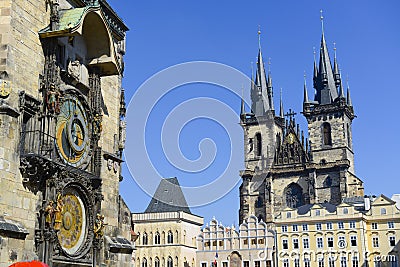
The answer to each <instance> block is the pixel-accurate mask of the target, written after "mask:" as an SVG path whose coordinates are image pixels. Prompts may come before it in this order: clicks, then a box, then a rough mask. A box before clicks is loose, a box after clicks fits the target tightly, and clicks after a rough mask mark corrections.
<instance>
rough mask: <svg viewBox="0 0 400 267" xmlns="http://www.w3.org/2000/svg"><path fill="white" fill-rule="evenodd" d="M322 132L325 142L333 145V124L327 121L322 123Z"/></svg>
mask: <svg viewBox="0 0 400 267" xmlns="http://www.w3.org/2000/svg"><path fill="white" fill-rule="evenodd" d="M322 134H323V142H324V145H326V146H331V145H332V136H331V125H330V124H329V123H327V122H325V123H324V124H323V125H322Z"/></svg>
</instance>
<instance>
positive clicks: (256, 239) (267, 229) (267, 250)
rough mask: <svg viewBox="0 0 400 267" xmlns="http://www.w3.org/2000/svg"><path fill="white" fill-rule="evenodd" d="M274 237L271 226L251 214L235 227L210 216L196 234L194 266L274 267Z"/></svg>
mask: <svg viewBox="0 0 400 267" xmlns="http://www.w3.org/2000/svg"><path fill="white" fill-rule="evenodd" d="M274 236H275V232H274V231H273V230H272V229H271V225H269V226H268V225H267V224H266V223H264V222H262V221H260V222H259V221H258V219H257V217H255V216H254V215H252V216H250V217H249V218H247V219H246V220H245V221H244V222H243V223H242V224H241V225H240V226H239V228H238V229H237V230H236V229H235V228H234V227H233V226H232V227H225V226H223V225H222V224H220V223H218V221H217V220H216V219H213V220H211V222H210V223H209V225H207V226H206V227H205V228H204V229H202V231H201V234H200V235H199V236H198V237H197V253H196V256H197V263H198V264H197V266H200V267H210V266H212V267H217V266H221V267H228V266H229V267H242V266H243V267H250V266H252V267H253V266H254V267H272V266H276V265H275V264H274V258H275V257H276V251H275V250H274V240H275V238H274Z"/></svg>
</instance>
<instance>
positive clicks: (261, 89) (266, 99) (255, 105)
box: [251, 48, 273, 116]
mask: <svg viewBox="0 0 400 267" xmlns="http://www.w3.org/2000/svg"><path fill="white" fill-rule="evenodd" d="M269 79H271V80H270V81H268V80H267V75H266V72H265V66H264V60H263V57H262V53H261V48H260V49H259V50H258V59H257V70H256V77H255V80H254V84H253V85H252V88H251V91H252V94H251V95H252V112H253V113H254V114H255V115H256V116H264V115H265V113H266V112H267V111H268V110H272V109H273V108H271V105H273V104H272V78H271V77H270V76H269ZM269 82H270V84H269Z"/></svg>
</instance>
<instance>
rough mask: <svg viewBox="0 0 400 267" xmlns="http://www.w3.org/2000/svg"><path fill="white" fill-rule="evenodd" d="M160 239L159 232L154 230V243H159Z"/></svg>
mask: <svg viewBox="0 0 400 267" xmlns="http://www.w3.org/2000/svg"><path fill="white" fill-rule="evenodd" d="M160 239H161V237H160V233H159V232H156V234H155V235H154V244H156V245H160Z"/></svg>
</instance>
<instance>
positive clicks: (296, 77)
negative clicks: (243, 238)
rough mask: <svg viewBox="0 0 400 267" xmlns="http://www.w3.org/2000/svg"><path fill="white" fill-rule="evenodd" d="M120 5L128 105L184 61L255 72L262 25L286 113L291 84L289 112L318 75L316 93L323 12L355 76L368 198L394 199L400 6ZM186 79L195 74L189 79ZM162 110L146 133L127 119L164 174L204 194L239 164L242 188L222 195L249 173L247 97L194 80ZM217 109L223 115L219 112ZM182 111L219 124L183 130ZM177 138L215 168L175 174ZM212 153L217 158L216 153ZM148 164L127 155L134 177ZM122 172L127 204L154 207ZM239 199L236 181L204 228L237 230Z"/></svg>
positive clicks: (343, 64)
mask: <svg viewBox="0 0 400 267" xmlns="http://www.w3.org/2000/svg"><path fill="white" fill-rule="evenodd" d="M109 3H110V4H111V6H112V7H113V8H114V9H115V10H116V11H117V13H118V14H119V15H120V16H121V17H122V19H123V20H124V21H125V23H126V24H127V25H128V27H129V28H130V31H129V32H128V35H127V54H126V57H125V62H126V68H125V77H124V79H123V86H124V88H125V89H126V97H127V102H128V101H129V100H130V99H131V98H132V97H133V95H134V94H135V91H136V90H137V88H140V87H141V85H142V84H143V83H144V82H145V81H146V80H147V79H149V78H150V77H152V76H153V75H154V74H156V73H157V72H160V71H162V70H164V69H166V68H168V67H170V66H173V65H176V64H180V63H184V62H191V61H213V62H218V63H222V64H226V65H228V66H231V67H233V68H235V69H237V70H239V71H241V72H243V73H244V74H245V75H247V76H250V74H251V62H252V61H253V62H255V61H256V56H257V50H258V37H257V30H258V25H260V27H261V32H262V34H261V46H262V51H263V56H264V60H265V61H268V58H271V72H272V77H273V85H274V96H275V105H276V106H277V105H278V101H279V91H280V88H282V91H283V99H284V106H285V109H288V108H292V109H294V110H295V111H297V112H298V113H299V112H300V111H301V107H302V94H303V92H302V88H303V74H304V71H305V72H306V74H307V75H308V77H307V83H308V85H309V86H308V90H309V95H312V92H313V90H312V88H311V85H312V79H311V73H312V66H313V47H317V48H318V47H319V43H320V38H321V23H320V19H319V17H320V12H319V11H320V9H323V10H324V13H323V15H324V25H325V34H326V39H327V43H328V48H329V49H330V54H331V58H333V42H336V47H337V57H338V60H339V64H340V68H341V69H342V76H343V77H344V78H345V77H347V76H348V78H349V85H350V88H351V94H352V100H353V105H354V108H355V113H356V115H357V118H356V119H355V120H354V122H353V139H354V152H355V164H356V166H355V168H356V174H357V176H358V177H360V178H361V179H363V180H364V182H365V192H366V193H367V194H380V193H384V194H386V195H388V196H391V195H392V194H394V193H399V192H400V189H399V188H400V175H399V174H398V166H399V163H400V161H399V158H398V151H400V143H399V138H400V137H399V133H398V131H399V130H400V127H399V123H398V122H397V117H398V115H397V114H398V107H399V105H398V102H399V99H400V90H399V85H398V84H399V82H398V81H397V78H398V77H399V75H400V67H399V62H400V49H399V47H400V45H399V44H400V32H399V28H400V27H399V26H400V16H398V12H399V10H400V2H399V1H397V0H385V1H361V0H352V1H348V0H347V1H346V0H335V1H333V0H332V1H328V0H319V1H317V0H303V1H288V0H287V1H210V0H205V1H126V0H125V1H123V0H109ZM317 50H318V49H317ZM175 75H187V74H186V73H184V72H178V74H175ZM242 85H243V83H242V84H237V86H234V87H235V88H233V89H234V90H236V92H239V91H240V90H241V89H240V88H241V87H242ZM161 87H162V86H161ZM152 90H153V89H152V88H147V89H146V91H145V92H144V93H147V94H150V96H151V94H152ZM154 90H155V89H154ZM244 92H245V94H246V95H248V94H249V85H248V84H244ZM144 96H146V94H144ZM204 98H208V100H207V101H210V98H211V99H215V100H216V101H214V102H212V104H210V106H208V104H205V105H202V104H201V103H200V104H199V105H198V104H196V101H197V100H199V99H200V100H201V99H204ZM149 101H152V100H149ZM191 101H194V102H191ZM182 103H184V105H183V104H182ZM191 103H193V105H192V104H191ZM146 104H148V103H146V100H145V101H142V102H140V101H139V102H138V101H136V102H135V105H134V106H132V105H131V106H130V107H129V110H128V116H129V113H130V112H133V113H135V112H136V111H142V110H144V109H145V106H146ZM153 104H154V107H153V108H152V110H151V112H150V115H149V117H148V118H145V119H146V120H145V121H147V124H145V125H140V123H135V121H129V120H128V139H129V138H130V137H132V136H135V134H137V133H139V132H140V133H143V131H144V130H145V135H146V137H145V138H146V143H145V147H146V149H147V153H148V155H149V158H150V161H151V163H152V164H153V168H155V169H156V170H157V172H158V173H159V174H160V175H161V176H163V177H174V176H177V177H178V179H179V181H180V182H181V184H182V185H184V186H188V187H195V186H201V185H204V184H207V183H210V182H211V181H213V180H215V179H217V177H219V175H220V174H221V173H224V171H225V170H226V169H227V166H228V165H232V162H234V164H235V166H230V168H233V169H235V173H236V175H235V174H233V175H232V180H231V181H228V182H226V188H221V187H225V186H224V184H223V183H222V185H221V184H219V185H218V187H215V188H214V189H213V190H217V191H218V190H219V191H221V192H223V191H224V192H225V191H229V189H230V188H231V186H232V183H233V184H235V183H236V182H237V181H238V179H239V177H238V173H239V170H241V169H242V168H243V163H240V160H241V161H242V159H240V160H239V162H237V160H238V159H237V158H235V159H234V160H232V158H230V156H231V155H232V153H231V152H232V151H233V150H234V148H235V149H236V148H237V147H239V148H238V149H239V150H240V149H242V148H241V146H242V141H241V140H237V135H238V133H239V134H241V129H240V127H239V126H238V125H237V123H238V122H239V118H237V120H236V123H235V119H234V118H233V116H232V114H230V113H229V112H230V111H229V109H231V110H233V111H235V112H236V113H237V112H239V109H240V99H239V97H238V96H237V94H235V93H232V91H230V90H227V89H226V88H225V89H224V88H222V87H221V86H216V85H212V84H206V83H193V84H188V85H183V86H178V87H177V88H175V89H174V90H171V91H170V92H168V94H166V95H165V96H164V97H162V98H161V99H160V100H159V101H158V102H156V103H153ZM218 104H221V105H222V106H223V109H221V110H219V109H218V107H217V106H218ZM182 106H183V107H184V108H183V109H182V110H183V112H181V113H185V115H187V116H189V115H188V114H196V111H197V110H198V111H199V114H200V113H202V112H206V111H215V112H214V115H215V116H216V117H217V119H215V120H212V119H211V120H210V119H202V118H196V116H194V117H193V120H191V121H189V122H188V123H186V124H183V125H174V122H176V123H181V122H182V120H183V119H184V118H183V117H184V116H183V117H182V118H181V117H179V116H178V115H177V112H173V111H174V109H176V111H179V109H180V108H181V107H182ZM185 109H186V111H189V110H190V112H186V111H185ZM171 112H172V113H171ZM211 113H212V112H211ZM216 113H219V115H221V116H217V115H216ZM138 114H140V112H139V113H138ZM224 114H225V115H226V120H225V117H224V116H225V115H224ZM228 114H230V115H228ZM173 116H177V118H175V117H173ZM209 116H213V115H209ZM178 117H179V118H178ZM186 119H187V118H186ZM165 121H168V122H169V123H170V125H172V126H171V128H174V127H178V128H179V127H182V129H181V132H180V134H179V136H174V135H173V133H172V132H171V133H169V135H166V137H164V139H162V137H161V136H162V133H163V127H164V126H165V125H164V122H165ZM297 121H299V122H301V124H302V128H303V129H304V130H306V125H305V120H304V118H303V117H302V116H301V115H297ZM233 137H234V138H233ZM235 138H236V139H235ZM202 140H203V142H201V141H202ZM204 140H205V141H204ZM210 140H212V141H210ZM170 142H171V144H172V147H173V145H174V144H178V148H179V149H180V151H181V152H182V154H183V155H184V156H185V157H186V158H187V159H189V163H190V160H191V161H192V162H194V161H195V160H196V159H198V158H202V157H203V156H204V162H201V161H200V162H197V163H199V166H200V165H201V164H203V163H204V164H205V163H207V162H208V163H209V165H207V166H208V168H206V169H205V170H203V171H200V172H190V171H187V169H185V168H190V167H188V166H185V167H184V168H182V167H180V166H173V165H172V164H171V162H169V156H168V152H167V154H165V153H164V152H163V148H164V149H166V148H168V147H169V145H170ZM199 144H201V146H200V149H199ZM127 145H128V146H127V147H126V151H127V154H126V155H132V153H133V154H135V153H136V151H139V150H138V149H137V147H136V146H135V144H133V143H130V142H128V143H127ZM175 148H176V147H175ZM210 151H211V152H210ZM201 152H202V153H203V154H201ZM208 152H210V155H207V153H208ZM214 152H215V153H214ZM140 153H141V152H138V153H136V154H140ZM172 154H173V153H172ZM146 156H147V155H141V154H140V155H139V156H138V157H133V158H135V160H134V162H131V161H132V160H131V159H130V158H128V156H127V158H126V160H127V161H128V163H129V167H130V168H131V169H137V170H140V171H139V172H138V173H139V174H143V173H147V170H146V168H147V167H146V164H144V163H143V162H142V161H141V159H140V158H141V157H142V158H143V160H144V158H145V157H146ZM170 156H171V155H170ZM172 156H173V155H172ZM202 159H203V158H202ZM186 163H188V162H186ZM189 163H188V164H189ZM199 166H196V167H199ZM148 173H149V176H148V177H145V176H146V175H140V176H141V177H135V178H136V179H139V180H140V181H142V182H143V181H146V180H147V179H148V180H149V181H152V179H153V180H154V179H155V178H154V177H152V176H154V174H152V173H153V172H152V171H150V170H149V171H148ZM123 176H124V181H123V182H122V183H121V194H122V196H123V197H124V199H125V200H126V202H127V203H128V205H129V207H130V208H131V210H132V211H133V212H142V211H144V210H145V208H146V207H147V205H148V202H149V201H150V197H149V196H148V195H147V194H146V193H144V192H143V191H142V189H141V188H140V187H139V186H138V183H137V182H135V180H134V179H133V177H132V175H131V174H130V172H129V170H128V168H127V167H126V166H125V167H124V170H123ZM139 183H140V182H139ZM150 183H151V182H150ZM154 190H155V188H154ZM209 192H211V191H209ZM190 194H191V193H190ZM238 194H239V193H238V185H236V186H235V187H234V188H233V189H232V190H231V191H230V192H229V193H228V194H227V195H225V196H224V197H222V198H221V199H219V200H218V201H215V202H213V203H210V204H208V205H205V206H201V207H196V208H192V212H193V213H196V214H199V215H201V216H204V217H205V222H208V221H209V220H210V219H211V218H212V217H213V216H215V217H216V218H217V219H219V220H221V221H222V222H223V223H224V224H227V225H228V224H233V223H235V224H237V223H238V209H239V198H238ZM205 195H208V194H207V193H206V194H205ZM187 198H191V196H187ZM189 202H190V201H189Z"/></svg>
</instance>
